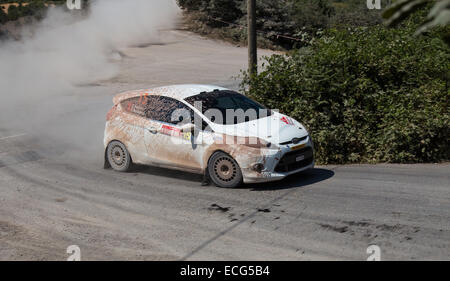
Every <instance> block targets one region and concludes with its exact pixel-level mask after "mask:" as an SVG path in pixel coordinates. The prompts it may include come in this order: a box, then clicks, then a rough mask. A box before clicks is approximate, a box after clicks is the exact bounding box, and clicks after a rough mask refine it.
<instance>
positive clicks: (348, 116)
mask: <svg viewBox="0 0 450 281" xmlns="http://www.w3.org/2000/svg"><path fill="white" fill-rule="evenodd" d="M414 29H415V26H406V27H403V28H398V29H388V28H384V27H382V26H375V27H369V28H357V29H353V30H347V29H345V30H330V31H328V32H327V34H326V36H324V37H322V38H321V39H318V40H316V41H315V42H314V43H313V44H312V45H311V47H309V48H308V50H307V51H304V50H296V51H292V52H291V53H289V54H288V55H274V56H272V57H269V58H267V64H266V66H265V69H264V70H263V71H262V72H261V73H260V74H259V75H257V76H255V77H250V76H249V75H248V73H245V72H244V74H243V78H244V79H243V84H242V86H243V88H244V89H248V86H250V89H251V91H247V94H248V95H249V96H251V97H253V98H255V99H256V100H258V101H260V102H261V103H264V104H266V105H267V106H268V107H270V108H276V109H279V110H280V111H281V112H284V113H286V114H289V115H290V116H292V117H294V118H296V119H297V120H299V121H301V122H304V124H306V126H307V127H309V129H310V132H311V134H312V137H313V140H314V142H315V145H316V153H317V154H316V156H317V159H318V161H319V162H320V163H324V164H327V163H358V162H370V163H373V162H395V163H397V162H433V161H445V160H448V159H449V155H450V150H449V143H450V142H449V132H450V116H449V111H448V102H449V96H450V92H449V87H448V83H449V77H448V75H449V72H448V70H449V69H450V54H449V49H448V48H447V47H446V46H445V44H444V43H443V42H442V41H441V40H439V39H438V38H435V37H425V36H421V37H418V38H412V37H411V36H410V34H411V31H412V30H414Z"/></svg>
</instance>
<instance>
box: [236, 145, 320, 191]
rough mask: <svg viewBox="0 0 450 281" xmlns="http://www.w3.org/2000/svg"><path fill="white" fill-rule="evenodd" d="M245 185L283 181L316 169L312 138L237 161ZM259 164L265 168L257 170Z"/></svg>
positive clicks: (262, 151) (266, 150) (263, 151)
mask: <svg viewBox="0 0 450 281" xmlns="http://www.w3.org/2000/svg"><path fill="white" fill-rule="evenodd" d="M237 162H238V164H239V165H240V167H241V170H242V174H243V178H244V183H261V182H271V181H278V180H282V179H284V178H285V177H287V176H289V175H292V174H296V173H299V172H302V171H306V170H309V169H312V168H314V147H313V144H312V141H311V139H310V137H308V138H307V139H306V140H305V141H303V142H301V143H299V144H288V145H282V146H280V147H279V148H278V149H276V150H274V149H262V150H261V152H260V154H259V155H254V156H250V157H249V156H248V155H247V157H246V158H245V159H241V160H240V159H237ZM257 164H260V165H261V164H262V166H263V167H264V168H263V169H261V170H258V169H255V166H256V165H257Z"/></svg>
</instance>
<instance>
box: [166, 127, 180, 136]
mask: <svg viewBox="0 0 450 281" xmlns="http://www.w3.org/2000/svg"><path fill="white" fill-rule="evenodd" d="M161 134H163V135H167V136H172V137H181V135H182V134H181V130H180V129H178V128H175V127H172V126H169V125H162V128H161Z"/></svg>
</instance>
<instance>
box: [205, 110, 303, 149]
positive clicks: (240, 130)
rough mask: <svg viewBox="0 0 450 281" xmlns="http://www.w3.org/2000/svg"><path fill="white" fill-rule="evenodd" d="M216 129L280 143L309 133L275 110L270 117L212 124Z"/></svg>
mask: <svg viewBox="0 0 450 281" xmlns="http://www.w3.org/2000/svg"><path fill="white" fill-rule="evenodd" d="M212 127H213V129H214V131H215V132H216V133H219V134H226V135H231V136H238V137H258V138H260V139H263V140H265V141H267V142H271V143H274V144H280V143H284V142H288V141H291V140H292V139H293V138H302V137H305V136H307V135H308V132H307V131H306V129H305V127H304V126H303V125H302V124H300V123H299V122H298V121H296V120H294V119H293V118H290V117H289V116H287V115H284V114H281V113H278V112H273V114H272V115H271V116H269V117H265V118H261V119H258V120H253V121H250V122H244V123H240V124H236V125H218V124H213V125H212Z"/></svg>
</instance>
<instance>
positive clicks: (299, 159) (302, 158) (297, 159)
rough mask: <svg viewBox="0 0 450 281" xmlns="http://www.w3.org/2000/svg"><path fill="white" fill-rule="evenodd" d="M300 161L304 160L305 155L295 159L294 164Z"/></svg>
mask: <svg viewBox="0 0 450 281" xmlns="http://www.w3.org/2000/svg"><path fill="white" fill-rule="evenodd" d="M302 160H305V155H300V156H297V158H295V161H296V162H300V161H302Z"/></svg>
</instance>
